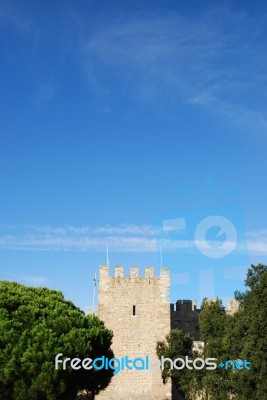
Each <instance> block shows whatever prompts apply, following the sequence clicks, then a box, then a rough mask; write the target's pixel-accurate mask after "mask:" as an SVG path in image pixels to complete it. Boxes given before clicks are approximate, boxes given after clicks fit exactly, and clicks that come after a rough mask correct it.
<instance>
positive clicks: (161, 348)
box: [156, 329, 193, 395]
mask: <svg viewBox="0 0 267 400" xmlns="http://www.w3.org/2000/svg"><path fill="white" fill-rule="evenodd" d="M192 343H193V338H192V337H191V336H190V334H189V333H185V332H183V331H182V330H180V329H172V330H171V332H170V333H169V334H168V335H167V336H166V339H165V340H164V341H161V342H158V343H157V347H156V352H157V356H158V358H159V359H161V357H164V358H169V359H171V360H175V359H176V358H182V359H184V358H185V356H189V355H191V354H192ZM162 379H163V383H165V382H167V380H168V379H171V380H172V384H173V385H174V386H175V388H176V390H177V391H178V393H179V394H182V395H183V394H185V393H186V392H187V391H188V383H189V382H188V372H187V370H186V368H184V369H182V370H177V369H171V364H170V362H166V363H164V368H163V370H162Z"/></svg>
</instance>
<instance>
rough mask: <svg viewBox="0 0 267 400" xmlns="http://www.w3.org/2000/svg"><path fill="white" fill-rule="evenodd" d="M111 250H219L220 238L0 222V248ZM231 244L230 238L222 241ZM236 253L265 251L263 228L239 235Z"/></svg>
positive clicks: (139, 228)
mask: <svg viewBox="0 0 267 400" xmlns="http://www.w3.org/2000/svg"><path fill="white" fill-rule="evenodd" d="M107 244H109V249H110V251H111V252H140V253H141V252H156V251H158V249H159V246H162V249H163V250H164V251H167V252H168V251H170V252H173V251H180V252H186V253H195V252H196V251H197V248H196V244H197V245H198V247H201V248H202V249H205V248H208V246H209V245H211V246H214V251H216V249H218V251H220V244H221V243H220V242H218V241H213V243H212V241H209V243H207V242H205V241H204V242H201V243H200V242H198V243H196V242H195V241H194V240H193V239H190V238H181V236H180V235H178V236H173V235H170V236H168V235H167V236H166V234H164V233H163V230H162V227H160V226H153V225H137V224H124V225H118V226H111V225H106V226H80V227H79V226H63V227H53V226H35V225H10V226H8V225H1V226H0V248H1V249H9V250H26V251H38V250H39V251H105V250H106V246H107ZM224 246H225V247H226V248H229V249H231V248H232V242H227V243H226V244H224ZM235 251H237V253H239V254H247V253H248V252H249V253H250V254H251V255H267V229H263V230H255V231H251V232H248V233H247V234H246V238H245V235H243V238H242V239H240V240H239V241H238V243H237V245H236V248H235Z"/></svg>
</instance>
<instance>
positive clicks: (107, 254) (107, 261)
mask: <svg viewBox="0 0 267 400" xmlns="http://www.w3.org/2000/svg"><path fill="white" fill-rule="evenodd" d="M107 266H108V267H109V258H108V244H107Z"/></svg>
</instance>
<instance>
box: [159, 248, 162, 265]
mask: <svg viewBox="0 0 267 400" xmlns="http://www.w3.org/2000/svg"><path fill="white" fill-rule="evenodd" d="M159 252H160V268H162V249H161V246H160V247H159Z"/></svg>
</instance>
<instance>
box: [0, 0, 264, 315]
mask: <svg viewBox="0 0 267 400" xmlns="http://www.w3.org/2000/svg"><path fill="white" fill-rule="evenodd" d="M0 30H1V31H0V51H1V59H0V68H1V74H0V88H1V90H0V102H1V107H0V113H1V117H0V182H1V207H0V279H8V280H16V281H19V282H21V283H24V284H31V285H45V286H48V287H51V288H55V289H59V290H62V291H63V292H64V294H65V296H66V297H67V298H68V299H71V300H72V301H74V303H75V304H77V305H78V306H80V307H82V308H83V309H87V308H88V307H90V306H92V289H93V276H94V273H95V272H97V270H98V266H99V265H100V264H104V263H105V261H106V254H105V252H106V244H107V243H109V260H110V266H111V271H112V270H113V268H114V266H115V265H124V266H125V269H126V272H127V271H128V268H129V266H130V265H138V266H140V268H141V271H143V268H144V266H147V265H154V266H155V272H156V273H158V271H159V266H160V263H161V261H160V251H159V248H160V246H161V247H162V258H163V264H164V265H168V266H169V267H170V268H171V274H172V288H171V299H172V301H175V300H176V299H178V298H195V299H197V300H198V301H200V300H201V298H202V297H203V296H204V295H206V296H211V297H214V296H220V297H222V298H223V299H224V300H227V299H228V298H229V297H231V296H232V293H233V291H234V290H235V289H242V287H243V286H242V285H243V280H244V278H245V274H246V270H247V267H248V266H249V265H250V263H258V262H263V263H266V262H267V221H266V202H267V191H266V175H267V163H266V144H267V137H266V130H267V108H266V106H267V87H266V86H267V85H266V83H267V82H266V71H267V40H266V39H267V6H266V2H263V1H254V2H253V4H252V3H251V2H247V1H242V2H239V1H235V2H231V1H226V2H220V3H217V4H215V2H208V1H206V2H201V4H200V2H197V1H191V2H188V1H187V2H183V1H168V2H166V1H153V2H152V1H129V2H125V1H113V2H110V1H98V2H95V1H82V0H79V1H64V2H63V1H58V2H52V1H46V2H36V1H20V2H16V1H3V0H0ZM214 215H215V216H216V215H220V216H223V217H224V218H226V219H227V221H230V222H231V223H232V225H233V226H234V227H235V231H236V233H237V244H236V246H235V248H234V250H233V251H231V252H230V253H229V254H227V255H225V256H223V257H221V258H218V257H217V258H212V257H209V256H207V255H205V254H203V253H201V251H199V248H198V247H197V246H196V241H197V240H198V238H196V236H195V232H196V227H197V226H198V224H199V223H200V222H201V221H202V220H203V219H205V218H207V217H209V216H214ZM170 220H174V221H176V220H183V221H184V227H183V229H180V230H179V229H174V230H170V231H167V232H166V231H164V221H165V222H166V221H170ZM176 222H177V221H176ZM213 228H214V229H213ZM213 228H211V229H209V230H208V231H207V237H206V239H207V240H208V241H210V243H211V244H212V246H219V247H220V246H221V245H222V243H223V241H226V244H227V243H228V242H229V243H230V242H231V240H232V239H231V238H230V239H229V237H228V236H227V233H225V232H219V231H218V230H217V231H216V227H213ZM217 228H218V227H217ZM218 229H219V228H218ZM218 233H219V235H218ZM162 240H163V241H162ZM202 244H203V243H202Z"/></svg>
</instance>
